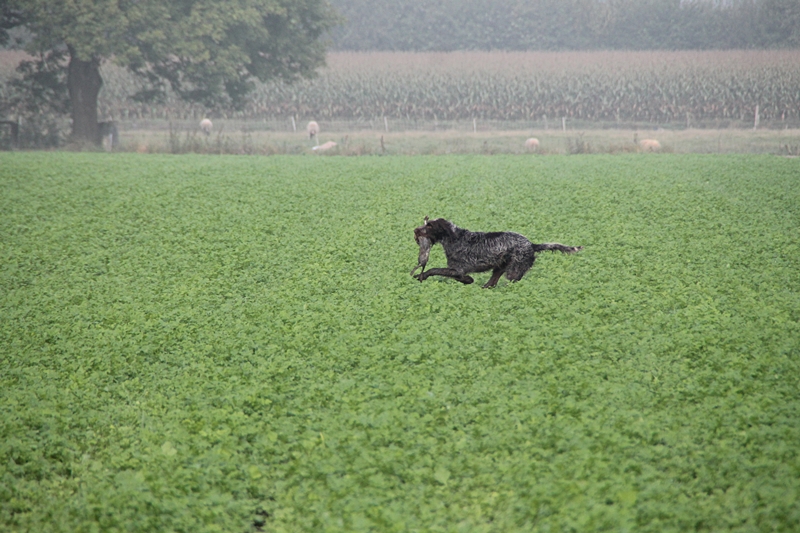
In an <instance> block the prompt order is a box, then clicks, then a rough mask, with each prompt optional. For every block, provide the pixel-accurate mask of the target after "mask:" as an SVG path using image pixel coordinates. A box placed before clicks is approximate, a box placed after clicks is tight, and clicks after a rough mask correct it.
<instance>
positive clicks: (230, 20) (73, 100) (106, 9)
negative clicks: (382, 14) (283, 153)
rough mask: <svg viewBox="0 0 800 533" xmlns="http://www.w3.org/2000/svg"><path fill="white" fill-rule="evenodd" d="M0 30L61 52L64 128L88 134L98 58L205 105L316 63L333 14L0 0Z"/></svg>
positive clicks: (184, 1) (152, 87) (237, 103)
mask: <svg viewBox="0 0 800 533" xmlns="http://www.w3.org/2000/svg"><path fill="white" fill-rule="evenodd" d="M0 8H1V9H0V13H1V14H2V16H1V17H0V38H4V37H5V38H7V34H6V33H5V30H7V29H10V28H11V27H14V26H15V25H21V26H24V27H26V28H27V30H28V31H30V32H31V33H32V35H33V38H32V40H31V41H30V43H29V44H28V46H27V49H28V51H29V52H32V53H38V54H39V55H40V56H57V55H59V54H61V55H62V56H63V57H64V58H65V61H64V62H63V63H62V68H64V69H65V70H66V77H65V78H66V85H67V90H68V94H69V103H70V111H71V115H72V138H73V140H77V141H89V142H97V141H98V139H99V135H98V125H97V96H98V93H99V92H100V88H101V87H102V84H103V79H102V77H101V75H100V66H101V64H102V63H103V62H104V61H109V60H110V61H114V62H116V63H117V64H119V65H122V66H125V67H127V68H129V69H130V70H132V71H133V72H136V73H137V74H140V75H141V76H143V77H144V78H145V79H146V80H147V82H148V84H147V88H146V89H145V90H142V91H140V92H139V93H137V95H136V98H137V99H139V100H142V101H149V100H154V99H158V98H159V97H161V96H163V95H164V92H165V90H166V89H167V87H170V88H171V89H172V90H173V91H175V93H177V94H178V95H179V96H180V97H181V98H183V99H185V100H189V101H194V102H200V103H203V104H205V105H206V106H210V107H234V108H236V107H241V106H242V105H243V104H244V99H245V96H246V95H247V93H248V91H250V90H251V89H252V88H253V80H254V78H257V79H260V80H262V81H264V80H267V79H270V78H282V79H284V80H287V81H293V80H296V79H298V78H300V77H310V76H312V75H313V74H314V71H315V70H316V69H317V68H318V67H320V66H322V65H324V62H325V49H324V45H323V42H322V41H321V37H322V35H323V34H324V32H325V31H326V30H328V29H329V28H331V27H333V26H334V25H335V24H336V23H337V22H338V17H337V15H336V14H335V12H334V11H333V9H332V8H331V7H330V5H329V4H328V3H327V0H166V1H165V0H71V1H69V2H54V1H53V0H0Z"/></svg>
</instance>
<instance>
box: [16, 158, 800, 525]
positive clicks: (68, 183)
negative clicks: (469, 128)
mask: <svg viewBox="0 0 800 533" xmlns="http://www.w3.org/2000/svg"><path fill="white" fill-rule="evenodd" d="M799 174H800V167H798V162H797V160H789V159H781V158H774V157H733V158H730V157H725V158H723V157H709V156H706V157H702V156H684V157H678V156H617V157H604V156H591V157H580V156H574V157H563V158H562V157H549V158H528V157H518V156H517V157H511V156H509V157H501V156H495V157H479V156H474V157H444V156H443V157H436V158H427V157H418V158H401V157H386V158H377V157H376V158H353V159H349V158H311V157H273V158H255V157H253V158H243V157H239V158H234V157H215V158H207V157H202V156H184V157H168V156H163V157H162V156H137V155H136V154H124V155H114V156H111V155H97V154H94V155H92V154H70V153H48V154H28V153H11V154H0V187H2V190H3V194H2V195H0V529H3V530H4V531H10V532H23V531H48V532H59V531H64V532H70V533H73V532H80V531H104V532H115V531H120V532H121V531H125V532H148V533H149V532H153V531H192V532H196V533H202V532H217V531H226V532H229V531H232V532H244V531H248V530H257V529H259V528H260V529H263V530H265V531H374V530H380V531H410V530H425V531H455V530H468V531H568V530H575V531H583V532H591V531H624V530H629V531H641V532H658V533H662V532H667V531H675V532H677V531H690V530H693V531H694V530H698V531H741V532H745V531H746V532H753V531H764V532H766V531H776V532H787V533H788V532H792V531H797V530H798V528H800V503H798V502H800V499H798V497H797V496H798V494H800V449H799V448H798V446H797V443H798V442H800V392H799V391H800V361H798V354H800V296H798V295H800V276H799V275H798V272H800V259H798V258H800V237H799V236H800V212H798V206H800V186H799V185H798V183H800V182H798V179H797V178H798V175H799ZM426 214H427V215H431V216H446V217H449V218H451V219H453V220H455V221H456V222H457V223H458V224H460V225H463V226H465V227H468V228H472V229H476V230H498V229H513V230H517V231H520V232H522V233H524V234H526V235H528V236H530V237H531V238H533V239H534V240H535V241H538V242H543V241H561V242H564V243H567V244H575V245H577V244H580V245H584V246H585V249H584V251H583V252H581V253H580V254H578V255H575V256H562V255H543V256H542V257H541V258H540V259H539V261H537V264H536V265H535V267H534V268H533V270H532V271H531V272H530V273H529V274H528V275H527V276H526V277H525V278H524V279H523V280H522V281H521V282H520V283H517V284H508V283H505V282H501V285H500V286H499V287H498V288H497V289H496V290H482V289H481V288H480V287H479V285H478V284H476V285H471V286H462V285H460V284H458V283H456V282H451V281H444V280H443V281H435V280H428V281H426V282H425V283H423V284H420V283H418V282H416V281H414V280H413V279H411V278H410V277H409V275H408V273H409V271H410V269H411V268H412V267H413V266H414V264H416V259H417V248H416V245H415V243H414V241H413V237H412V232H411V230H412V229H413V227H414V226H416V225H418V224H419V223H420V221H421V219H422V216H423V215H426ZM443 261H444V258H443V256H442V253H441V250H440V249H438V248H435V249H434V250H433V252H432V254H431V261H430V266H431V267H433V266H437V265H441V264H442V263H443ZM485 276H487V277H488V274H487V275H485ZM478 281H479V282H481V281H485V280H484V279H482V278H481V277H480V276H479V277H478Z"/></svg>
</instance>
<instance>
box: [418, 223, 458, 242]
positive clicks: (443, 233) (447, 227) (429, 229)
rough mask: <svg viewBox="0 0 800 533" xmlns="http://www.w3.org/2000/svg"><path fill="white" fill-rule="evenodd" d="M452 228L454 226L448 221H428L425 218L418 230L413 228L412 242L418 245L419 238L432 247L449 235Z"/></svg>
mask: <svg viewBox="0 0 800 533" xmlns="http://www.w3.org/2000/svg"><path fill="white" fill-rule="evenodd" d="M454 228H455V226H453V223H452V222H450V221H449V220H445V219H443V218H437V219H436V220H428V217H425V223H424V224H423V225H422V226H420V227H418V228H414V240H415V241H417V244H419V243H420V242H419V240H420V238H423V237H424V238H425V239H428V240H429V241H430V243H431V245H433V244H436V243H437V242H441V241H442V239H445V238H447V236H449V235H451V234H452V233H453V231H454Z"/></svg>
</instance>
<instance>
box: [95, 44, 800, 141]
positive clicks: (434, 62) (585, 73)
mask: <svg viewBox="0 0 800 533" xmlns="http://www.w3.org/2000/svg"><path fill="white" fill-rule="evenodd" d="M328 64H329V67H328V68H326V69H323V70H322V71H321V72H320V76H319V77H318V78H316V79H313V80H306V81H302V82H299V83H296V84H292V85H287V84H284V83H280V82H276V83H268V84H259V85H257V86H256V89H255V91H254V93H253V95H252V96H251V98H250V101H249V103H248V105H247V106H246V107H245V109H244V110H243V111H242V112H239V113H236V114H230V115H228V116H230V117H233V118H247V119H259V120H262V119H268V120H273V119H281V120H284V121H287V122H286V123H287V124H288V120H289V117H292V116H295V117H297V119H305V120H308V119H311V118H313V119H315V120H343V119H346V120H357V121H362V123H369V121H376V120H377V121H378V122H380V120H381V117H389V118H397V119H404V120H424V121H431V120H438V121H451V120H472V119H481V120H503V121H536V122H537V123H540V124H544V122H545V121H548V120H549V126H550V127H559V126H560V120H561V118H562V117H566V118H567V119H569V120H577V121H587V122H605V123H614V122H617V123H631V122H639V123H651V124H668V123H669V124H674V125H678V126H684V125H689V126H698V125H702V124H707V125H713V126H719V125H742V124H746V125H749V126H752V125H753V123H754V118H755V110H756V106H758V110H759V111H758V112H759V118H760V120H762V121H771V122H772V123H775V124H779V125H781V126H785V125H787V124H790V125H796V124H797V121H798V120H799V119H800V116H799V115H798V109H800V93H798V91H797V87H798V86H800V67H799V65H800V59H798V52H797V51H796V50H785V51H714V52H561V53H556V52H550V53H548V52H511V53H502V52H456V53H333V54H329V56H328ZM103 76H104V79H105V81H106V84H105V86H104V89H103V92H102V93H101V95H100V111H101V115H102V116H113V117H115V118H117V119H123V120H126V119H139V118H167V117H172V118H187V117H195V118H198V119H199V118H202V114H203V113H204V111H203V109H201V108H199V107H197V106H194V107H193V106H189V105H187V104H182V103H180V102H179V101H178V100H177V99H176V98H172V99H170V100H169V101H168V102H167V104H166V105H164V106H143V105H140V104H134V103H132V102H130V101H129V100H128V99H127V97H128V95H129V94H131V93H132V92H133V91H134V89H133V87H134V86H135V81H134V80H133V79H132V78H131V77H130V76H127V75H125V74H124V72H121V71H119V69H116V68H115V67H113V66H112V65H108V66H107V67H106V68H105V69H104V71H103ZM545 117H547V118H545ZM762 124H764V123H762Z"/></svg>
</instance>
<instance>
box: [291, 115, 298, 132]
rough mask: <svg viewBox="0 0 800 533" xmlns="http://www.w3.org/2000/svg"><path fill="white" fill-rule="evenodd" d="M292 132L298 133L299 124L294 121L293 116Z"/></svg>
mask: <svg viewBox="0 0 800 533" xmlns="http://www.w3.org/2000/svg"><path fill="white" fill-rule="evenodd" d="M292 131H293V132H295V133H297V123H296V122H295V121H294V115H292Z"/></svg>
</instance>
